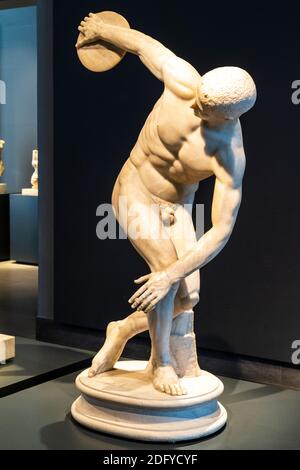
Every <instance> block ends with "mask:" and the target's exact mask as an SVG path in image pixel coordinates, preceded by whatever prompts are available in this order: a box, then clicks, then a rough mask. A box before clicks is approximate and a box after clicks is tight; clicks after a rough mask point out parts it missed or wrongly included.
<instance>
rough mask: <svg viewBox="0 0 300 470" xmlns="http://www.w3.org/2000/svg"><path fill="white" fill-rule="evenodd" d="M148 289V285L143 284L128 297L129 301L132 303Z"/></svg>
mask: <svg viewBox="0 0 300 470" xmlns="http://www.w3.org/2000/svg"><path fill="white" fill-rule="evenodd" d="M147 289H148V285H147V284H145V285H143V286H142V287H141V288H140V289H139V290H138V291H137V292H136V293H135V294H134V295H133V296H132V297H131V299H129V303H130V304H133V303H134V302H135V300H136V299H137V298H138V297H140V296H141V295H142V294H143V293H144V292H145V291H146V290H147Z"/></svg>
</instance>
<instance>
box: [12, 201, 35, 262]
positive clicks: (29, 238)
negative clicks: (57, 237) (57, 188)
mask: <svg viewBox="0 0 300 470" xmlns="http://www.w3.org/2000/svg"><path fill="white" fill-rule="evenodd" d="M10 256H11V259H12V260H14V261H17V262H19V263H28V264H37V263H38V198H37V197H35V196H22V195H21V194H11V195H10Z"/></svg>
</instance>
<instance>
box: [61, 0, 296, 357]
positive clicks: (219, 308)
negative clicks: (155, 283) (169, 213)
mask: <svg viewBox="0 0 300 470" xmlns="http://www.w3.org/2000/svg"><path fill="white" fill-rule="evenodd" d="M54 5H55V9H54V26H53V31H54V110H55V111H54V136H55V139H54V193H55V196H54V267H55V271H54V314H55V320H56V321H57V322H62V323H67V324H72V325H81V326H85V327H90V328H97V329H103V328H104V327H105V325H106V324H107V323H108V322H109V321H110V320H111V319H120V318H121V317H123V316H125V315H126V314H127V313H128V305H127V299H128V297H129V295H130V293H132V292H133V290H134V286H133V283H132V281H133V279H135V278H136V277H137V276H138V275H140V274H144V273H145V272H147V271H148V269H147V267H146V266H145V264H144V262H143V261H141V260H140V258H139V256H138V255H137V254H136V253H135V252H134V250H133V249H132V248H131V246H130V244H129V242H127V241H99V240H98V239H97V238H96V224H97V222H98V219H97V218H96V208H97V206H98V205H99V204H101V203H104V202H110V196H111V192H112V188H113V184H114V181H115V179H116V177H117V175H118V172H119V171H120V169H121V167H122V165H123V164H124V162H125V160H126V158H127V157H128V155H129V152H130V150H131V148H132V146H133V144H134V143H135V140H136V138H137V136H138V133H139V131H140V129H141V126H142V124H143V122H144V120H145V118H146V116H147V114H148V112H149V111H150V109H151V108H152V106H153V104H154V102H155V100H156V99H157V97H158V96H159V95H160V93H161V91H162V85H161V83H159V82H158V81H157V80H156V79H155V78H154V77H153V76H152V75H151V74H150V73H149V71H147V70H146V69H145V68H144V66H143V65H142V64H141V63H140V62H139V61H138V59H137V58H136V57H134V56H130V55H128V56H127V57H126V58H125V60H124V61H123V62H122V63H121V64H120V65H119V66H118V67H117V68H116V69H114V70H113V71H111V72H109V73H106V74H93V73H91V72H88V71H87V70H86V69H84V68H83V67H82V66H81V64H80V63H79V61H78V59H77V57H76V51H75V49H74V44H75V42H76V37H77V32H76V28H77V26H78V24H79V22H80V20H81V19H82V18H83V17H84V16H85V15H86V14H87V13H88V12H89V11H101V10H115V11H117V12H119V13H121V14H123V15H124V16H125V17H126V18H127V19H128V21H129V22H130V24H131V25H132V26H133V27H135V28H136V29H139V30H141V31H143V32H145V33H148V34H149V35H152V36H153V37H155V38H157V39H158V40H160V41H161V42H162V43H164V44H165V45H166V46H168V47H169V48H170V49H172V50H173V51H174V52H175V53H176V54H177V55H179V56H181V57H183V58H185V59H186V60H188V61H190V62H191V63H192V64H193V65H194V66H195V67H196V68H197V69H198V70H199V72H200V73H205V72H206V71H208V70H210V69H212V68H214V67H216V66H222V65H236V66H240V67H243V68H245V69H247V70H248V71H249V72H250V73H251V74H252V76H253V77H254V79H255V81H256V83H257V88H258V102H257V105H256V107H255V109H254V110H253V111H252V112H251V113H249V114H248V115H246V116H244V117H243V118H242V124H243V129H244V140H245V149H246V153H247V157H248V166H247V173H246V177H245V186H244V200H243V204H242V208H241V212H240V215H239V219H238V222H237V226H236V229H235V231H234V234H233V236H232V238H231V240H230V242H229V244H228V246H227V247H226V248H225V249H224V251H223V252H222V254H220V255H219V257H218V258H217V259H216V260H215V261H214V262H212V263H211V264H210V265H209V266H207V267H206V268H205V269H203V272H202V298H201V303H200V305H199V306H198V307H197V309H196V310H197V315H196V328H197V332H198V336H199V345H201V346H202V347H206V348H212V349H217V350H223V351H230V352H236V353H239V354H246V355H251V356H257V357H261V358H267V359H273V360H279V361H285V362H289V361H290V357H291V349H290V348H291V343H292V341H293V340H294V339H297V335H298V336H299V335H300V315H299V307H300V300H299V280H300V263H299V239H300V233H299V232H300V223H299V211H300V198H299V195H300V194H299V192H300V190H299V183H298V180H299V176H298V175H299V171H300V159H299V155H298V135H297V133H298V128H299V113H300V107H299V108H297V106H294V105H293V104H292V102H291V83H292V81H293V80H296V79H299V77H300V70H299V61H298V59H297V60H296V58H297V43H298V41H299V38H298V33H297V31H298V25H297V17H296V15H293V12H292V11H288V9H286V10H283V9H282V8H281V9H279V7H277V6H275V4H273V6H272V9H270V8H268V7H265V6H264V4H263V3H261V6H260V8H259V9H255V8H252V9H251V11H248V12H246V11H245V6H244V5H242V4H240V7H239V8H238V9H236V7H234V5H233V4H231V3H230V2H229V3H228V2H226V4H223V5H222V6H221V5H218V6H216V4H215V2H199V1H188V2H185V4H184V7H183V2H182V1H181V0H180V1H179V0H176V1H174V0H173V1H164V2H162V1H151V2H139V3H138V2H135V1H127V2H123V1H113V0H112V1H106V2H101V1H99V0H97V1H94V0H89V1H86V0H85V1H83V0H82V1H79V0H76V1H73V2H72V5H71V4H70V3H68V2H62V1H60V0H55V2H54ZM284 25H286V27H284ZM212 184H213V181H208V182H206V183H205V184H203V185H202V189H201V190H200V191H199V194H198V202H201V203H203V202H204V203H205V204H206V217H207V224H209V216H210V198H211V194H212Z"/></svg>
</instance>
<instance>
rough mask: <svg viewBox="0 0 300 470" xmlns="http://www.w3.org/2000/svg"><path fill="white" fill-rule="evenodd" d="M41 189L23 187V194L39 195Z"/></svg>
mask: <svg viewBox="0 0 300 470" xmlns="http://www.w3.org/2000/svg"><path fill="white" fill-rule="evenodd" d="M38 195H39V190H38V189H32V188H28V189H22V196H38Z"/></svg>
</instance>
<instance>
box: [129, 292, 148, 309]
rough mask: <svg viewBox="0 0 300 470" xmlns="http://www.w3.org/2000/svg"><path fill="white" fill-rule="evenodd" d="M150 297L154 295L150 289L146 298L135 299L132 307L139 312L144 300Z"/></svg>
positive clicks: (146, 293)
mask: <svg viewBox="0 0 300 470" xmlns="http://www.w3.org/2000/svg"><path fill="white" fill-rule="evenodd" d="M150 295H152V292H151V291H150V289H149V288H147V290H146V291H145V295H144V297H142V296H138V298H137V299H135V301H134V303H133V305H132V308H136V309H137V310H141V309H140V307H139V305H140V304H141V303H142V302H143V299H145V298H146V297H149V296H150ZM137 307H139V308H137Z"/></svg>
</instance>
